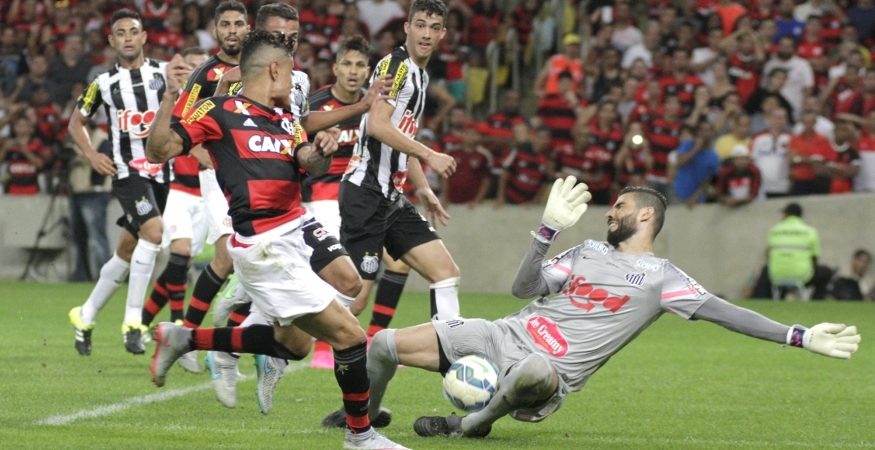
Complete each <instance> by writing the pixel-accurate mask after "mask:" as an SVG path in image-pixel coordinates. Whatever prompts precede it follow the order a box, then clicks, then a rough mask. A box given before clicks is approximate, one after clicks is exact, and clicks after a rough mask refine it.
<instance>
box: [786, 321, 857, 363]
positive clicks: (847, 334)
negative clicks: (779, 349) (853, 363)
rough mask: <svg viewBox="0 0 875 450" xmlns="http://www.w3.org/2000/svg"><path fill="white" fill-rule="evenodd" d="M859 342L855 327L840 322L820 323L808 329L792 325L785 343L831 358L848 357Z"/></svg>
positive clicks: (854, 350) (855, 349)
mask: <svg viewBox="0 0 875 450" xmlns="http://www.w3.org/2000/svg"><path fill="white" fill-rule="evenodd" d="M859 343H860V334H859V333H857V327H855V326H853V325H851V326H847V325H845V324H840V323H820V324H817V325H815V326H813V327H811V328H809V329H805V328H803V327H800V326H798V325H794V326H793V327H791V328H790V331H789V332H788V333H787V344H789V345H793V346H795V347H803V348H805V349H807V350H808V351H810V352H813V353H819V354H821V355H825V356H829V357H831V358H840V359H848V358H850V357H851V354H853V353H854V352H856V351H857V348H859Z"/></svg>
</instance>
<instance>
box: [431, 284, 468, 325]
mask: <svg viewBox="0 0 875 450" xmlns="http://www.w3.org/2000/svg"><path fill="white" fill-rule="evenodd" d="M428 287H429V290H430V291H431V317H436V318H437V319H438V320H452V319H458V318H459V317H461V316H460V315H459V277H453V278H447V279H446V280H441V281H438V282H437V283H432V284H430V285H429V286H428Z"/></svg>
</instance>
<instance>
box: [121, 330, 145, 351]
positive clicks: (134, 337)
mask: <svg viewBox="0 0 875 450" xmlns="http://www.w3.org/2000/svg"><path fill="white" fill-rule="evenodd" d="M125 350H127V351H128V353H133V354H135V355H142V354H143V353H146V346H145V345H144V344H143V331H142V330H140V329H139V328H133V327H132V328H128V330H127V331H125Z"/></svg>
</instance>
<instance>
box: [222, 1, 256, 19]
mask: <svg viewBox="0 0 875 450" xmlns="http://www.w3.org/2000/svg"><path fill="white" fill-rule="evenodd" d="M228 11H237V12H239V13H240V14H243V16H244V17H248V15H249V13H248V12H247V11H246V5H244V4H243V3H240V2H238V1H237V0H229V1H226V2H222V3H219V6H216V10H215V11H213V22H214V23H219V17H221V16H222V14H224V13H226V12H228Z"/></svg>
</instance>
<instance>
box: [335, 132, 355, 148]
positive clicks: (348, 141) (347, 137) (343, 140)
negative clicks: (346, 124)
mask: <svg viewBox="0 0 875 450" xmlns="http://www.w3.org/2000/svg"><path fill="white" fill-rule="evenodd" d="M358 140H359V129H358V128H352V129H349V128H347V129H345V130H340V136H338V137H337V145H339V146H348V145H355V143H356V142H358Z"/></svg>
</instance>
